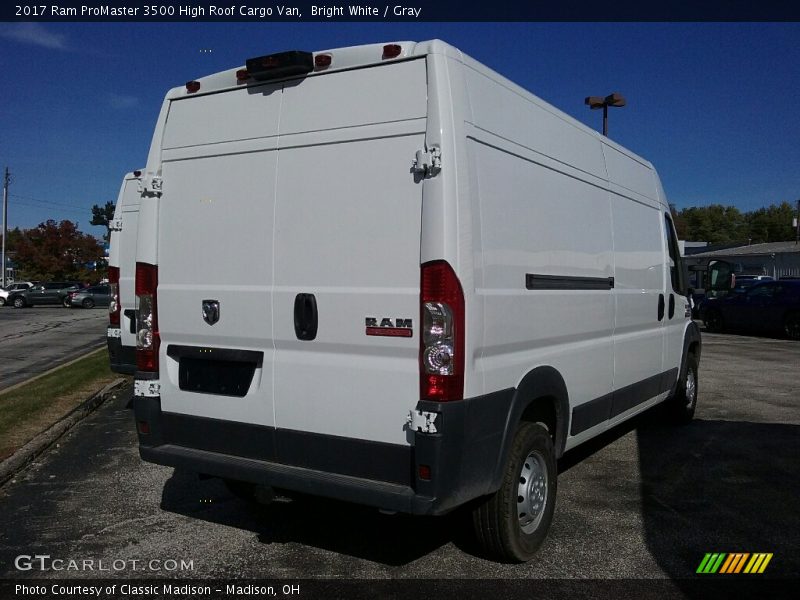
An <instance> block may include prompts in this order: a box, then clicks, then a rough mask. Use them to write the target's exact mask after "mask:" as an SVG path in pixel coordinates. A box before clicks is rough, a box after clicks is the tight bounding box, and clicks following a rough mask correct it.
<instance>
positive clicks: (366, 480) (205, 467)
mask: <svg viewBox="0 0 800 600" xmlns="http://www.w3.org/2000/svg"><path fill="white" fill-rule="evenodd" d="M513 391H514V390H513V389H510V390H503V391H501V392H496V393H494V394H489V395H486V396H480V397H477V398H471V399H468V400H462V401H459V402H449V403H432V402H420V403H418V406H417V408H418V410H424V411H429V412H437V413H439V416H438V417H437V420H436V427H437V430H438V431H437V433H435V434H427V433H421V432H413V433H412V432H408V434H407V435H408V436H409V438H410V439H411V442H412V443H411V444H409V445H394V444H384V443H379V442H370V441H366V440H355V439H349V438H341V437H337V436H328V435H321V434H311V433H306V432H297V431H288V430H282V429H275V428H270V427H262V426H255V425H250V424H246V423H234V422H231V421H220V420H216V419H207V418H201V417H192V416H188V415H178V414H174V413H166V412H162V411H161V401H160V398H159V397H157V396H151V397H147V396H136V397H135V399H134V412H135V415H136V420H137V422H138V423H140V424H141V423H142V422H146V423H147V428H148V429H149V433H146V434H142V433H141V428H139V431H140V433H139V451H140V454H141V457H142V459H144V460H146V461H149V462H153V463H157V464H161V465H166V466H170V467H175V468H181V469H186V470H191V471H196V472H199V473H204V474H207V475H212V476H216V477H223V478H227V479H236V480H240V481H249V482H253V483H257V484H261V485H267V486H271V487H276V488H281V489H286V490H291V491H296V492H302V493H307V494H313V495H317V496H324V497H328V498H335V499H338V500H344V501H347V502H354V503H358V504H364V505H368V506H375V507H378V508H382V509H386V510H394V511H399V512H404V513H410V514H420V515H423V514H425V515H436V514H443V513H447V512H449V511H450V510H452V509H454V508H456V507H457V506H460V505H462V504H464V503H466V502H468V501H470V500H472V499H474V498H477V497H479V496H482V495H485V494H488V493H491V492H492V491H494V490H493V489H492V481H493V478H494V475H495V472H496V469H497V468H498V467H499V463H500V462H501V443H502V438H503V432H504V429H505V426H506V420H507V416H508V413H509V408H510V406H511V400H512V396H513ZM420 465H424V466H427V467H429V469H430V473H431V477H430V479H429V480H423V479H421V478H420V477H419V467H420Z"/></svg>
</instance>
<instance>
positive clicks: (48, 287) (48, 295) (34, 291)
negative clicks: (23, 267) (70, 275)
mask: <svg viewBox="0 0 800 600" xmlns="http://www.w3.org/2000/svg"><path fill="white" fill-rule="evenodd" d="M80 287H81V284H80V283H78V282H76V281H50V282H48V283H42V284H40V285H35V286H33V287H31V288H28V289H27V290H21V291H16V292H12V293H10V294H9V296H8V300H7V302H8V303H9V304H11V305H12V306H13V307H14V308H24V307H26V306H36V305H48V304H49V305H58V304H62V305H63V304H64V302H65V299H66V298H67V293H68V292H70V291H71V290H78V289H80Z"/></svg>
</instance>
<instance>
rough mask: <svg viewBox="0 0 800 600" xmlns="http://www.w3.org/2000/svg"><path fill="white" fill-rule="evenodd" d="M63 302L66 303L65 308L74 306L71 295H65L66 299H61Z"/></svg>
mask: <svg viewBox="0 0 800 600" xmlns="http://www.w3.org/2000/svg"><path fill="white" fill-rule="evenodd" d="M61 304H63V305H64V308H69V307H71V306H72V302H70V301H69V296H64V299H63V300H62V301H61Z"/></svg>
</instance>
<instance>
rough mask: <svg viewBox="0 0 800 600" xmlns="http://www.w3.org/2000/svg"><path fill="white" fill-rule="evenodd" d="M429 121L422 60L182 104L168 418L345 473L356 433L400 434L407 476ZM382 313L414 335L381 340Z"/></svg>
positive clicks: (170, 123)
mask: <svg viewBox="0 0 800 600" xmlns="http://www.w3.org/2000/svg"><path fill="white" fill-rule="evenodd" d="M426 114H427V83H426V65H425V59H424V58H421V59H414V60H408V61H401V62H393V63H384V64H380V65H377V66H371V67H365V68H359V69H352V70H346V71H340V72H330V73H325V74H317V75H311V76H308V77H305V78H302V79H295V80H289V81H286V82H277V83H269V84H258V85H251V86H248V87H242V88H239V89H235V90H230V91H224V92H221V93H214V94H207V95H201V96H194V97H193V96H187V97H186V98H185V99H178V100H174V101H173V102H172V105H171V107H170V109H169V116H168V119H167V124H166V127H165V132H164V137H163V141H162V153H161V159H162V178H163V197H162V198H161V200H160V202H159V232H158V237H159V248H158V264H159V272H158V318H159V328H160V330H159V333H160V336H161V348H162V359H161V370H162V373H161V377H160V379H161V406H162V410H164V411H165V412H167V413H173V414H183V415H191V416H194V417H206V418H209V419H217V420H224V421H237V422H240V423H247V424H251V425H256V426H259V425H260V426H266V427H269V428H273V427H274V428H276V436H275V442H276V448H275V454H274V458H275V459H276V460H278V461H279V462H283V463H288V464H297V465H303V466H309V467H316V468H323V469H324V468H331V469H333V468H332V467H329V465H327V464H326V461H327V460H329V459H330V458H331V457H336V456H339V457H341V454H340V453H341V451H345V452H346V451H347V449H343V448H342V447H341V446H338V445H337V444H336V442H335V441H336V440H342V439H343V438H348V439H350V440H352V439H353V438H356V439H357V440H367V441H371V442H384V443H389V444H394V446H392V447H391V448H390V451H389V454H391V456H392V457H393V458H392V460H396V461H397V464H398V469H396V471H397V472H398V473H399V472H400V471H403V474H404V475H405V476H406V477H407V474H408V462H407V457H408V454H407V452H405V453H404V454H401V453H398V452H397V448H398V445H402V446H403V447H404V448H406V449H407V444H408V442H407V437H406V432H405V430H404V424H405V417H406V415H407V414H408V411H409V410H410V409H412V408H413V407H414V406H415V405H416V402H417V400H418V398H419V375H418V352H419V339H418V337H417V336H418V334H419V327H418V322H417V321H418V319H419V278H420V228H421V224H420V219H421V210H422V188H423V184H422V182H421V181H420V180H419V177H418V176H417V177H416V178H415V174H414V173H413V171H412V169H411V166H412V161H413V159H414V157H415V154H416V152H417V151H418V150H420V149H422V148H423V147H424V143H425V128H426ZM206 301H208V302H215V303H217V306H218V313H217V316H218V320H216V321H214V320H213V318H212V319H210V320H211V321H212V322H209V319H204V303H205V302H206ZM205 312H207V311H205ZM212 312H213V311H212ZM368 318H372V319H376V321H377V324H378V325H379V326H380V325H386V324H387V323H391V324H392V325H394V326H397V325H398V323H399V324H400V328H399V329H402V330H403V331H397V329H398V327H392V328H388V327H387V329H392V330H394V333H396V334H399V335H392V336H389V335H367V328H366V319H368ZM312 325H313V327H312ZM312 329H314V331H313V335H312ZM406 332H407V333H406ZM372 333H377V334H388V333H389V331H384V330H378V331H374V330H373V332H372ZM404 336H407V337H404ZM165 355H166V356H165ZM251 373H252V380H250V379H249V377H250V375H251ZM203 423H205V424H208V423H211V422H209V421H204V422H203ZM204 427H205V425H204ZM209 427H210V428H209V429H208V430H205V429H204V431H206V434H205V435H206V437H209V438H211V437H214V436H217V435H224V434H225V432H224V431H223V429H225V427H224V426H221V428H215V427H211V426H210V425H209ZM271 437H272V436H271V435H269V434H268V433H267V432H265V436H264V438H263V440H264V441H263V443H264V444H271V443H272V442H271V441H270V438H271ZM332 440H333V442H332V443H329V442H331V441H332ZM187 443H189V442H187ZM192 443H194V442H192ZM190 445H191V444H190ZM356 446H358V447H359V448H361V447H362V446H360V445H359V443H358V442H356ZM203 447H209V448H213V447H214V444H213V443H212V441H204V442H203ZM350 449H351V450H352V447H351V448H350ZM263 450H264V451H263V452H262V451H261V450H258V451H254V456H255V455H259V456H260V455H272V452H267V451H266V448H264V449H263ZM355 460H358V459H357V458H356V459H355ZM403 460H405V461H406V462H405V463H404V464H402V465H401V464H400V463H401V462H402V461H403ZM334 470H335V469H334ZM359 473H361V474H362V475H365V476H371V475H372V473H371V472H370V473H365V472H360V471H359ZM376 476H378V475H377V474H376ZM398 479H399V477H398Z"/></svg>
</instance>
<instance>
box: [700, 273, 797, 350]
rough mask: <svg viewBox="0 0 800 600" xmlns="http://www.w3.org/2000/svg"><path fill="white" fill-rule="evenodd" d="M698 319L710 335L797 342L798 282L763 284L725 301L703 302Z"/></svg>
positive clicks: (732, 295) (709, 299)
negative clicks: (740, 333)
mask: <svg viewBox="0 0 800 600" xmlns="http://www.w3.org/2000/svg"><path fill="white" fill-rule="evenodd" d="M737 280H738V278H737ZM739 283H740V282H737V285H738V284H739ZM700 317H701V318H702V319H703V322H704V323H705V325H706V329H708V331H712V332H714V331H724V330H726V329H742V330H749V331H759V332H773V333H775V332H782V333H783V334H784V335H786V336H787V337H789V338H791V339H793V340H800V280H790V279H787V280H781V281H764V282H761V283H757V284H755V285H753V286H751V287H749V288H747V289H743V290H741V291H739V292H734V293H732V294H728V295H727V296H724V297H719V298H706V299H705V300H704V301H703V303H702V304H701V306H700Z"/></svg>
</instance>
